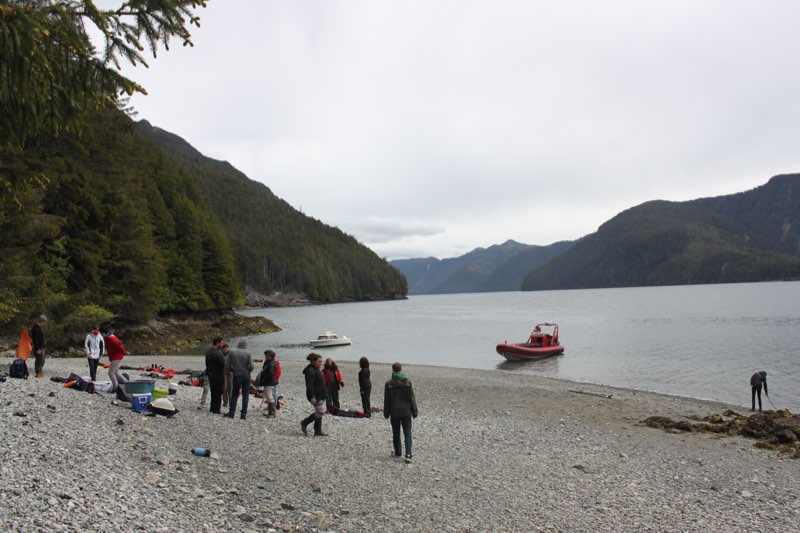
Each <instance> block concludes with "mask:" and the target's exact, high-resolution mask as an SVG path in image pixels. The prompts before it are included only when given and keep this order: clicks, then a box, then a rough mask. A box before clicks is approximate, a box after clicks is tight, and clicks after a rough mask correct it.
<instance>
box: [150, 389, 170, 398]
mask: <svg viewBox="0 0 800 533" xmlns="http://www.w3.org/2000/svg"><path fill="white" fill-rule="evenodd" d="M166 397H167V389H153V399H154V400H157V399H159V398H166Z"/></svg>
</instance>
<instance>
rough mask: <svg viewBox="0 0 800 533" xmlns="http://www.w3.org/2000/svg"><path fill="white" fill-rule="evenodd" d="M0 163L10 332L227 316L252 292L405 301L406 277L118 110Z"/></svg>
mask: <svg viewBox="0 0 800 533" xmlns="http://www.w3.org/2000/svg"><path fill="white" fill-rule="evenodd" d="M0 164H2V169H3V172H4V173H5V175H8V176H10V177H11V178H12V179H15V176H20V179H15V182H17V183H20V185H19V186H18V187H17V189H16V194H15V196H14V197H9V196H5V197H2V198H1V199H0V201H2V204H0V279H2V280H3V283H2V285H0V326H2V327H4V328H12V327H13V328H16V327H18V326H19V325H20V324H21V323H26V322H27V320H28V319H29V318H31V317H32V316H35V315H38V314H39V313H40V312H44V313H46V314H48V315H49V316H51V317H52V318H55V319H56V321H58V322H59V323H61V324H64V325H65V326H66V327H69V325H70V324H74V326H76V327H77V326H80V327H86V324H88V323H91V322H99V321H104V320H109V319H111V318H112V317H117V318H122V319H126V320H146V319H149V318H151V317H153V316H154V315H156V314H158V313H163V312H172V311H203V310H213V309H227V308H231V307H235V306H238V305H241V304H243V302H244V300H243V288H244V285H245V284H250V285H252V286H254V287H257V288H258V289H260V290H262V291H270V290H273V289H275V290H293V291H298V292H303V293H306V294H307V295H308V296H309V297H310V298H312V299H316V300H319V301H325V302H333V301H343V300H365V299H378V298H394V297H402V296H403V295H405V291H406V289H405V279H404V278H403V277H402V276H401V275H400V274H399V273H398V272H397V271H396V270H395V269H393V268H392V267H390V266H389V265H388V264H387V263H386V262H385V261H383V260H381V259H380V258H378V257H377V256H376V255H375V254H374V253H373V252H371V251H370V250H369V249H367V248H366V247H364V246H362V245H360V244H359V243H358V242H357V241H356V240H355V239H353V238H352V237H349V236H347V235H345V234H344V233H342V232H341V231H339V230H337V229H335V228H331V227H329V226H326V225H324V224H322V223H321V222H319V221H316V220H313V219H310V218H308V217H305V216H303V215H302V214H300V213H298V212H297V211H295V210H293V209H292V208H291V206H289V205H288V204H286V203H285V202H283V201H281V200H280V199H278V198H276V197H274V195H272V194H271V193H270V192H269V189H267V188H266V187H265V186H263V185H260V184H257V183H255V182H252V181H250V180H248V179H247V178H246V177H244V176H243V175H241V173H238V172H237V171H235V169H233V167H230V165H228V164H227V163H219V162H210V160H209V161H205V160H203V159H202V158H201V159H190V158H186V157H185V155H183V154H177V153H174V152H173V153H170V152H169V150H167V149H164V148H162V147H161V146H159V145H157V144H156V143H155V142H154V141H153V140H151V139H150V138H148V137H147V136H145V135H144V134H143V133H142V128H141V127H137V125H136V124H135V123H134V122H133V121H132V120H131V119H130V118H129V117H128V116H127V115H125V114H124V113H123V112H121V111H119V110H117V109H116V108H111V109H106V110H102V111H98V112H95V113H93V114H92V115H91V116H90V117H89V118H88V119H87V125H86V126H85V127H84V128H83V130H82V132H81V134H80V136H77V135H76V134H71V133H66V134H62V135H60V136H57V137H53V136H43V140H40V139H33V140H30V141H29V142H28V143H27V144H26V147H25V149H24V151H22V152H9V151H5V152H0ZM30 176H34V177H35V179H30ZM23 178H25V179H23ZM209 199H213V202H212V201H209ZM13 328H12V329H13Z"/></svg>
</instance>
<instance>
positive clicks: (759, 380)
mask: <svg viewBox="0 0 800 533" xmlns="http://www.w3.org/2000/svg"><path fill="white" fill-rule="evenodd" d="M762 386H763V387H764V394H766V395H767V396H769V391H767V373H766V372H765V371H764V370H762V371H760V372H756V373H755V374H753V375H752V376H750V391H751V392H752V395H753V398H752V399H753V405H752V407H751V408H750V410H751V411H755V410H756V395H758V410H759V411H761V387H762Z"/></svg>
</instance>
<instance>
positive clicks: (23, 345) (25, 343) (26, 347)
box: [17, 328, 31, 361]
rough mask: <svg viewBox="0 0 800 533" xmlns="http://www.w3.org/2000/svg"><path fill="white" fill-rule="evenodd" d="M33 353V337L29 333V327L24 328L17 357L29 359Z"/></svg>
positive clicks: (20, 335) (20, 336)
mask: <svg viewBox="0 0 800 533" xmlns="http://www.w3.org/2000/svg"><path fill="white" fill-rule="evenodd" d="M30 355H31V337H30V335H28V328H22V331H21V332H20V334H19V344H18V345H17V358H19V359H22V360H23V361H27V360H28V357H30Z"/></svg>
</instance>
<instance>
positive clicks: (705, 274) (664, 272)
mask: <svg viewBox="0 0 800 533" xmlns="http://www.w3.org/2000/svg"><path fill="white" fill-rule="evenodd" d="M391 264H392V265H393V266H394V267H395V268H397V269H398V270H400V272H402V273H403V274H405V276H406V278H407V280H408V289H409V293H410V294H435V293H451V292H488V291H505V290H519V289H522V290H548V289H579V288H601V287H631V286H647V285H683V284H694V283H698V284H699V283H732V282H745V281H770V280H789V279H800V174H789V175H781V176H775V177H773V178H772V179H770V180H769V182H768V183H766V184H765V185H762V186H760V187H757V188H755V189H752V190H750V191H746V192H741V193H737V194H732V195H727V196H718V197H714V198H701V199H698V200H691V201H687V202H666V201H660V200H657V201H651V202H646V203H644V204H641V205H638V206H636V207H633V208H631V209H628V210H626V211H623V212H622V213H620V214H618V215H617V216H615V217H614V218H612V219H611V220H609V221H607V222H605V223H604V224H603V225H602V226H600V228H599V229H598V230H597V231H596V232H595V233H592V234H589V235H586V236H584V237H583V238H581V239H579V240H577V241H569V242H559V243H555V244H551V245H549V246H531V245H526V244H521V243H518V242H515V241H507V242H505V243H504V244H501V245H496V246H490V247H489V248H485V249H484V248H477V249H475V250H473V251H471V252H469V253H467V254H465V255H463V256H461V257H456V258H451V259H444V260H439V259H436V258H424V259H403V260H396V261H392V262H391Z"/></svg>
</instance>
